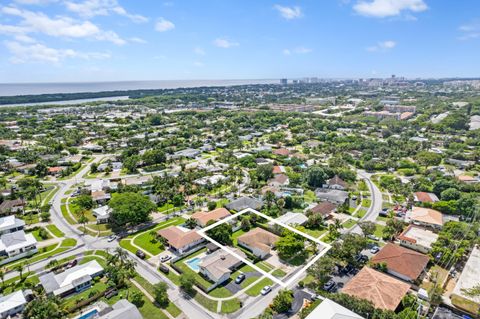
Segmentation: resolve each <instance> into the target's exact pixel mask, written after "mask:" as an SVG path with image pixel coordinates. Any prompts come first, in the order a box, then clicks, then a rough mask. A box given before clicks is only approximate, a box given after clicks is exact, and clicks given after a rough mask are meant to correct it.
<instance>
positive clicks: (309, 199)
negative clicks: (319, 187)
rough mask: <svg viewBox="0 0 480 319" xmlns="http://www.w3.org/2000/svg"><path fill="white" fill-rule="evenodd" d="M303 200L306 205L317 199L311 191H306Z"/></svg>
mask: <svg viewBox="0 0 480 319" xmlns="http://www.w3.org/2000/svg"><path fill="white" fill-rule="evenodd" d="M303 199H304V200H305V201H306V202H307V203H313V202H314V201H315V200H316V199H317V196H316V195H315V193H314V192H313V191H311V190H307V191H306V192H305V193H304V194H303Z"/></svg>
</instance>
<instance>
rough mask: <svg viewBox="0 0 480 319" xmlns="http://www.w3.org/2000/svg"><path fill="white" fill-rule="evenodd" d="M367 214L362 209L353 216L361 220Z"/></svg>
mask: <svg viewBox="0 0 480 319" xmlns="http://www.w3.org/2000/svg"><path fill="white" fill-rule="evenodd" d="M366 213H367V211H366V210H365V209H363V208H360V209H359V210H358V212H357V214H356V215H355V217H358V218H362V217H363V216H365V214H366Z"/></svg>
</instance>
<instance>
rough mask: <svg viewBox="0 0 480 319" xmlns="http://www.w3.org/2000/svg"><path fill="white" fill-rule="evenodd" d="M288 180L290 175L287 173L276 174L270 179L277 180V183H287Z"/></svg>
mask: <svg viewBox="0 0 480 319" xmlns="http://www.w3.org/2000/svg"><path fill="white" fill-rule="evenodd" d="M287 180H288V176H287V175H285V174H277V175H275V177H274V178H272V179H271V180H270V183H272V182H276V183H279V184H285V183H286V182H287Z"/></svg>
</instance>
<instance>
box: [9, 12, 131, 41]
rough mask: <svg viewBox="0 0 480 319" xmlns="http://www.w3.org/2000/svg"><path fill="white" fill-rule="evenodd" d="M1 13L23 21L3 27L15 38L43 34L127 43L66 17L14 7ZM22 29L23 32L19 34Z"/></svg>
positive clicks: (87, 23)
mask: <svg viewBox="0 0 480 319" xmlns="http://www.w3.org/2000/svg"><path fill="white" fill-rule="evenodd" d="M1 11H2V13H4V14H6V15H11V16H17V17H19V18H21V19H22V20H21V21H20V23H19V25H18V26H12V25H2V27H3V29H4V33H5V30H7V29H8V28H10V29H11V30H10V31H11V32H10V34H11V35H14V36H17V35H18V34H19V33H21V34H23V35H27V34H30V33H43V34H46V35H49V36H52V37H65V38H91V39H96V40H100V41H108V42H112V43H114V44H117V45H123V44H125V43H126V41H125V40H124V39H122V38H121V37H120V36H119V35H118V34H116V33H115V32H114V31H105V30H102V29H100V28H99V27H98V26H96V25H95V24H93V23H92V22H90V21H77V20H74V19H72V18H70V17H65V16H57V17H55V18H51V17H49V16H47V15H46V14H44V13H42V12H33V11H28V10H21V9H18V8H14V7H3V8H2V10H1ZM16 27H18V28H17V30H14V29H15V28H16ZM20 29H21V30H22V31H21V32H19V30H20Z"/></svg>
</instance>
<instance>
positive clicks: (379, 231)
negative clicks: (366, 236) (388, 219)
mask: <svg viewBox="0 0 480 319" xmlns="http://www.w3.org/2000/svg"><path fill="white" fill-rule="evenodd" d="M376 226H377V227H376V229H375V233H374V235H375V236H377V237H378V238H382V237H383V229H384V228H385V226H382V225H376Z"/></svg>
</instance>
